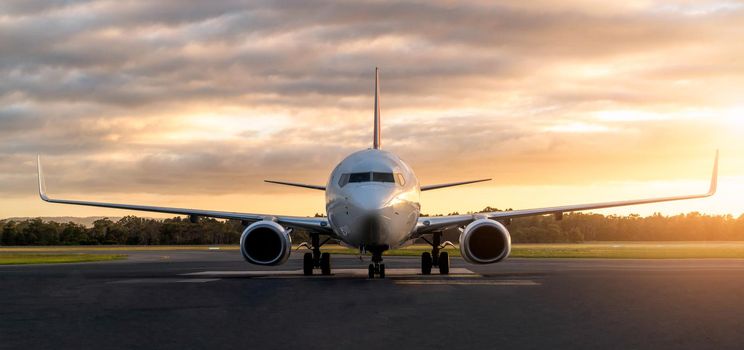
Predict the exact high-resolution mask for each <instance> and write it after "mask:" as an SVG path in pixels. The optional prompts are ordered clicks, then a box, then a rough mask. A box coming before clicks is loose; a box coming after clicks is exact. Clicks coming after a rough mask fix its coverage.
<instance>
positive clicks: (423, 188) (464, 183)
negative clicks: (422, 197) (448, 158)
mask: <svg viewBox="0 0 744 350" xmlns="http://www.w3.org/2000/svg"><path fill="white" fill-rule="evenodd" d="M485 181H491V179H482V180H472V181H463V182H452V183H448V184H439V185H429V186H421V191H431V190H438V189H440V188H447V187H454V186H462V185H469V184H474V183H478V182H485Z"/></svg>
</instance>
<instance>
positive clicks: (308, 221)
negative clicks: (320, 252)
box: [36, 156, 330, 231]
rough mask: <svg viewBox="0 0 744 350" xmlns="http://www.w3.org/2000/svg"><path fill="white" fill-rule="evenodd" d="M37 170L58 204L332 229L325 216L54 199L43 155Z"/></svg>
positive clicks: (44, 196) (44, 195) (42, 187)
mask: <svg viewBox="0 0 744 350" xmlns="http://www.w3.org/2000/svg"><path fill="white" fill-rule="evenodd" d="M36 161H37V163H36V164H37V170H38V180H39V197H41V199H42V200H43V201H45V202H49V203H57V204H70V205H82V206H89V207H100V208H111V209H125V210H136V211H146V212H155V213H166V214H175V215H189V216H204V217H213V218H218V219H232V220H241V221H248V222H255V221H261V220H275V221H277V222H279V223H280V224H286V225H288V226H296V227H302V228H307V229H315V230H320V231H330V228H329V227H328V221H327V220H326V219H325V218H310V217H296V216H277V215H264V214H249V213H236V212H227V211H216V210H202V209H188V208H172V207H159V206H149V205H138V204H119V203H105V202H91V201H80V200H69V199H54V198H50V197H49V195H48V194H47V192H46V191H47V188H46V181H45V180H44V172H43V168H42V165H41V156H37V158H36Z"/></svg>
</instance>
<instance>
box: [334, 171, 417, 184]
mask: <svg viewBox="0 0 744 350" xmlns="http://www.w3.org/2000/svg"><path fill="white" fill-rule="evenodd" d="M396 175H397V176H396ZM360 182H388V183H397V184H399V185H401V186H403V185H404V184H405V181H404V180H403V176H402V175H401V174H397V173H395V174H394V173H378V172H367V173H351V174H342V175H341V178H339V179H338V185H339V186H340V187H344V186H346V184H349V183H360Z"/></svg>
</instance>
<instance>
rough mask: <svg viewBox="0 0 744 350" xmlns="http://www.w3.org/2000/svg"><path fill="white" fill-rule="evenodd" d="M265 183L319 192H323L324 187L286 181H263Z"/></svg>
mask: <svg viewBox="0 0 744 350" xmlns="http://www.w3.org/2000/svg"><path fill="white" fill-rule="evenodd" d="M264 182H266V183H270V184H275V185H284V186H293V187H301V188H309V189H311V190H320V191H325V190H326V188H325V186H318V185H308V184H301V183H296V182H286V181H274V180H264Z"/></svg>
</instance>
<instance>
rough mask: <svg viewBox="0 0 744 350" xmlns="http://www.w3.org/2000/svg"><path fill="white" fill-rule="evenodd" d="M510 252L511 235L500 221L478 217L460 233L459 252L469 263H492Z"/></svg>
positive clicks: (502, 258) (504, 257)
mask: <svg viewBox="0 0 744 350" xmlns="http://www.w3.org/2000/svg"><path fill="white" fill-rule="evenodd" d="M509 253H511V235H509V230H507V229H506V227H504V225H502V224H501V223H500V222H498V221H494V220H490V219H479V220H476V221H473V222H472V223H470V225H468V226H467V227H466V228H465V230H464V231H462V234H460V254H461V255H462V258H463V259H465V261H467V262H469V263H471V264H493V263H497V262H499V261H501V260H504V259H506V257H508V256H509Z"/></svg>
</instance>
